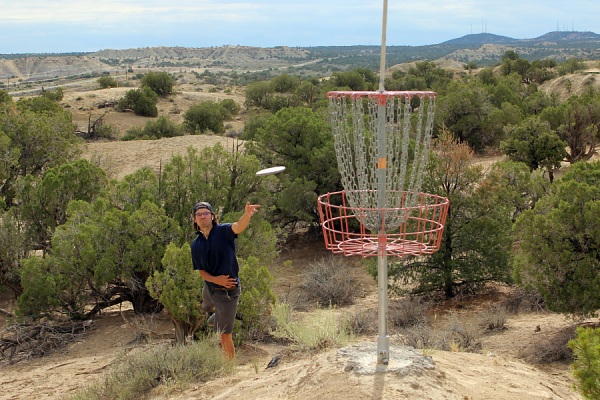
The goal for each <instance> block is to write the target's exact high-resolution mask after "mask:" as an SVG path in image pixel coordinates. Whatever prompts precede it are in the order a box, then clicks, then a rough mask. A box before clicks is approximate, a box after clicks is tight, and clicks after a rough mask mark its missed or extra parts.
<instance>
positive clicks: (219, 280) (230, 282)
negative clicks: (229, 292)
mask: <svg viewBox="0 0 600 400" xmlns="http://www.w3.org/2000/svg"><path fill="white" fill-rule="evenodd" d="M213 283H216V284H217V285H219V286H223V287H224V288H227V289H229V288H232V287H235V286H236V285H237V283H238V282H237V279H235V278H230V277H229V275H219V276H215V279H214V280H213Z"/></svg>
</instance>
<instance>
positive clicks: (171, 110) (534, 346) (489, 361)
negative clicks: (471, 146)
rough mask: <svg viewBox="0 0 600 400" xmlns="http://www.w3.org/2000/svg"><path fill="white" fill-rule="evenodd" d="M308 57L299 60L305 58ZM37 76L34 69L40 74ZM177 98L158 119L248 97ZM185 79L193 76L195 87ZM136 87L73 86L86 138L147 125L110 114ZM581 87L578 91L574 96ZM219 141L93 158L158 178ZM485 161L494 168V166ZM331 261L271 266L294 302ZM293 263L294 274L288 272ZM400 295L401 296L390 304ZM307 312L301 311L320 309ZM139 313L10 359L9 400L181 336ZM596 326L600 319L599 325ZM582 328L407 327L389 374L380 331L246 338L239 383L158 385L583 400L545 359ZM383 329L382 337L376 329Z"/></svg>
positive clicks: (394, 339) (357, 269)
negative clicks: (460, 332) (462, 341)
mask: <svg viewBox="0 0 600 400" xmlns="http://www.w3.org/2000/svg"><path fill="white" fill-rule="evenodd" d="M300 56H301V55H299V56H298V57H300ZM32 68H33V66H32ZM183 75H184V78H183V79H182V82H184V83H181V84H178V86H177V87H176V94H175V95H174V96H172V97H171V98H170V99H169V100H165V99H161V100H160V102H159V106H158V107H159V114H160V115H167V116H169V117H170V118H172V119H174V120H175V121H177V122H181V120H182V112H183V111H185V110H186V109H187V108H188V107H189V106H190V105H191V104H193V103H194V102H197V101H199V100H203V99H213V100H222V99H224V98H232V99H234V100H235V101H236V102H238V103H239V104H240V105H241V104H243V101H244V96H243V92H242V91H241V90H233V91H232V92H229V93H225V92H224V91H222V90H219V91H216V92H211V91H210V90H209V87H208V86H202V85H197V84H195V83H194V82H193V80H192V78H191V76H192V75H186V74H183ZM186 79H188V81H187V83H186ZM570 79H572V81H573V85H574V86H577V87H579V86H586V85H588V82H589V80H590V79H591V80H592V81H594V83H593V84H597V83H598V82H596V81H595V80H594V79H592V78H590V77H589V76H584V75H582V76H581V81H580V82H579V81H578V80H577V79H576V78H575V77H571V78H570ZM563 87H564V82H561V81H560V80H556V81H553V82H552V83H549V84H548V85H547V87H545V88H544V90H549V91H556V90H562V89H563ZM128 89H129V88H127V87H120V88H112V89H104V90H93V84H90V85H89V86H88V87H87V88H85V87H84V88H82V87H78V88H76V89H74V88H67V89H66V93H65V97H64V99H63V101H62V103H63V105H64V106H65V107H66V108H68V109H70V110H71V111H72V113H73V120H74V122H75V124H76V125H77V126H78V128H79V129H80V130H85V128H86V127H87V124H88V121H89V120H90V119H96V118H99V117H102V118H104V120H105V123H108V124H112V125H115V126H117V127H118V128H119V131H120V134H123V133H125V132H126V130H127V129H129V128H131V127H133V126H143V125H144V124H145V123H146V122H147V121H148V120H149V119H148V118H144V117H138V116H135V115H132V114H131V113H119V112H116V111H114V110H112V109H106V108H100V107H99V106H100V105H101V104H103V103H105V102H112V101H114V100H116V99H118V98H119V97H120V96H122V95H123V93H124V91H126V90H128ZM571 89H572V88H571ZM245 117H246V115H245V114H244V110H242V113H241V115H240V116H239V117H238V118H237V119H236V120H234V121H231V122H230V125H229V127H228V130H229V131H239V130H241V129H243V124H244V118H245ZM217 142H220V143H222V144H223V145H224V146H226V147H231V146H234V145H235V143H236V139H233V138H231V137H225V136H214V135H198V136H192V135H187V136H182V137H176V138H170V139H161V140H155V141H149V140H145V141H131V142H121V141H98V142H90V143H87V144H86V149H85V152H84V157H86V158H88V159H93V160H95V161H96V162H97V163H98V164H99V165H100V166H101V167H103V168H104V169H105V170H106V171H107V173H108V174H109V175H110V176H111V177H114V178H117V179H122V178H123V177H124V176H126V175H128V174H130V173H132V172H134V171H136V170H137V169H139V168H142V167H150V168H152V169H154V170H156V171H158V169H159V168H160V166H161V165H164V164H165V163H166V162H167V161H168V160H169V159H170V157H172V156H173V155H175V154H182V153H184V152H185V151H186V149H187V148H188V147H190V146H191V147H194V148H197V149H202V148H204V147H206V146H212V145H214V144H215V143H217ZM484 161H485V162H486V163H491V162H493V161H494V160H493V159H491V158H487V159H485V160H484ZM327 255H328V254H327V252H326V251H325V249H324V245H323V243H322V242H321V241H317V240H314V239H313V240H308V239H306V240H302V241H300V240H299V241H297V242H292V243H289V244H288V245H287V246H286V247H285V248H283V249H282V251H281V254H280V256H279V258H278V259H277V260H276V262H275V263H274V264H273V265H272V266H270V271H271V273H272V274H273V276H274V278H275V282H274V290H275V291H276V293H277V295H278V297H279V298H280V299H282V298H288V299H289V298H290V297H293V296H296V295H297V294H298V291H299V290H300V288H299V286H300V283H301V281H302V277H303V276H304V275H303V274H304V272H305V271H306V268H307V267H308V266H309V264H311V263H312V262H314V261H315V260H316V259H319V258H321V257H326V256H327ZM289 261H292V262H291V267H290V266H289V263H288V262H289ZM348 273H349V274H352V275H353V276H354V277H355V279H356V291H357V294H358V296H357V300H356V303H355V304H353V305H352V306H349V307H347V308H342V309H341V310H340V312H341V313H345V314H350V313H354V312H356V311H363V312H368V313H372V314H373V315H376V312H377V285H376V282H375V281H374V280H373V279H372V278H371V277H370V276H369V275H368V274H367V272H366V271H365V269H364V267H363V266H362V265H361V264H360V263H359V262H356V263H350V264H349V266H348ZM512 295H513V293H512V292H511V290H509V289H508V288H506V287H501V286H498V287H490V288H489V290H488V292H486V293H485V294H484V295H482V296H480V297H466V296H465V297H460V298H456V299H453V300H451V301H446V302H444V303H443V304H441V305H440V306H439V308H438V309H436V310H434V311H433V313H434V314H433V315H432V317H433V318H440V319H443V318H444V316H445V315H446V314H447V313H448V312H450V311H451V312H454V313H457V314H460V315H464V316H468V315H470V314H471V313H473V314H474V313H477V312H480V311H482V310H486V309H489V308H491V307H493V306H495V305H499V304H503V303H504V302H506V301H507V300H508V299H510V296H512ZM398 300H399V299H397V298H392V299H391V300H390V301H391V304H394V303H395V302H397V301H398ZM0 308H1V309H4V310H7V311H9V312H11V311H14V309H15V300H14V299H13V298H11V297H10V296H9V295H8V293H6V292H0ZM310 311H311V309H310V308H307V309H306V310H305V311H303V312H310ZM135 318H136V317H135V316H134V315H133V313H132V310H130V309H127V308H126V307H124V308H122V309H121V308H119V307H115V308H113V309H110V310H107V311H106V312H103V313H102V314H101V316H100V317H99V318H98V319H97V320H95V321H94V322H93V323H92V324H91V326H90V328H89V330H88V331H87V332H86V333H85V335H84V336H83V337H81V338H80V340H78V341H76V342H74V343H71V344H69V345H68V346H66V347H65V348H63V349H59V350H55V351H52V352H50V353H49V354H46V355H45V356H44V357H42V358H29V359H26V360H24V361H21V362H18V363H14V364H11V363H8V362H7V361H6V360H0V371H1V373H0V387H1V388H2V389H1V390H0V400H17V399H30V398H35V399H65V398H67V397H68V396H70V395H73V394H74V393H75V392H76V391H77V390H78V389H80V388H82V387H84V386H85V385H86V384H88V383H90V382H93V381H97V380H99V379H102V376H103V373H105V372H106V371H107V370H109V369H110V367H111V365H112V364H113V363H114V361H115V359H116V358H117V357H118V355H119V354H121V353H128V352H133V351H144V349H147V348H148V347H150V346H153V345H155V344H156V343H159V342H161V341H165V340H166V341H169V340H170V338H172V337H173V336H174V330H173V325H172V323H171V321H170V320H169V318H168V316H167V315H166V314H165V313H163V314H160V315H159V316H158V317H156V318H155V319H153V320H152V324H153V325H152V328H153V331H154V332H155V333H160V334H161V335H163V336H162V338H161V339H158V338H156V339H151V340H150V341H147V342H145V341H141V340H139V339H140V330H139V327H138V326H137V325H135V324H132V321H133V320H135ZM594 321H595V322H597V320H594ZM8 322H9V320H8V318H7V317H6V315H4V314H2V313H0V325H2V326H6V324H8ZM574 325H575V322H574V321H572V320H570V319H567V318H566V317H564V316H562V315H558V314H554V313H549V312H545V311H541V310H533V311H532V310H529V311H526V312H514V313H511V314H509V315H508V316H507V320H506V323H505V329H502V330H498V331H494V332H490V333H487V334H485V335H484V336H483V337H482V338H481V348H480V349H479V351H478V352H473V353H471V352H466V351H464V349H460V348H456V349H454V350H455V351H438V350H430V349H425V350H414V349H412V348H407V347H405V346H404V345H403V339H404V338H403V336H402V334H401V333H400V332H399V331H392V332H390V333H391V343H392V346H391V351H390V355H391V362H390V365H389V366H388V368H384V369H375V361H376V353H375V351H374V347H373V346H374V344H375V343H376V334H373V333H372V332H370V333H369V334H366V335H361V336H358V337H355V338H353V339H352V341H351V342H349V343H347V344H346V345H345V346H344V347H343V348H341V349H325V350H323V351H321V352H315V353H301V352H290V351H289V349H287V348H286V346H285V345H284V344H281V343H277V342H247V343H244V344H243V345H242V346H241V347H240V348H239V351H238V357H237V360H236V363H237V367H236V372H235V374H233V375H232V376H227V377H223V378H218V379H215V380H213V381H209V382H205V383H198V384H196V385H194V386H193V387H187V388H175V389H173V388H171V389H169V388H164V387H162V388H159V389H156V390H155V391H154V392H153V393H152V395H151V398H152V399H155V400H159V399H178V400H183V399H230V398H232V397H235V396H241V397H243V398H245V399H273V400H275V399H298V400H300V399H302V400H304V399H315V400H316V399H319V400H323V399H342V398H343V399H348V400H354V399H356V400H359V399H360V400H362V399H434V400H442V399H456V400H467V399H468V400H484V399H490V400H491V399H494V400H498V399H500V400H513V399H515V400H516V399H528V400H529V399H532V400H538V399H539V400H542V399H544V400H546V399H580V398H581V397H580V396H579V395H578V394H577V392H576V391H575V390H574V389H573V388H572V385H573V383H574V380H573V378H572V376H571V373H570V370H569V363H568V361H565V360H564V359H563V360H559V361H558V362H542V361H541V360H542V359H544V356H547V354H545V352H552V351H555V347H552V346H551V345H549V343H550V344H551V343H553V342H554V341H556V340H559V341H560V340H561V339H564V337H565V335H568V334H572V332H573V329H574V328H573V327H574ZM374 329H375V332H376V328H374ZM277 355H284V356H283V357H282V358H281V361H280V362H279V364H278V365H277V366H275V367H273V368H267V365H268V363H269V361H270V360H271V359H272V358H273V357H274V356H277Z"/></svg>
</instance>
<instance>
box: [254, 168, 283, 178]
mask: <svg viewBox="0 0 600 400" xmlns="http://www.w3.org/2000/svg"><path fill="white" fill-rule="evenodd" d="M283 170H285V167H283V166H278V167H271V168H265V169H261V170H260V171H258V172H257V173H256V175H257V176H266V175H273V174H278V173H279V172H281V171H283Z"/></svg>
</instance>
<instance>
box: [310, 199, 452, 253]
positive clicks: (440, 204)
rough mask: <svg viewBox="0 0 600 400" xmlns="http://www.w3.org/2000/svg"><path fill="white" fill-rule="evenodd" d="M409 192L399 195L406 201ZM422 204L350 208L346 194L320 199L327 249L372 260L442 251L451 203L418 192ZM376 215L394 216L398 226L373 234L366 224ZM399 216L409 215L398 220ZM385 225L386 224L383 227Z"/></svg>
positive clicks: (384, 217)
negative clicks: (382, 257)
mask: <svg viewBox="0 0 600 400" xmlns="http://www.w3.org/2000/svg"><path fill="white" fill-rule="evenodd" d="M407 193H408V192H402V193H399V195H401V196H402V198H403V199H404V198H405V197H406V194H407ZM417 198H418V199H419V201H418V203H416V204H415V205H414V206H411V207H405V206H404V202H402V203H401V207H399V208H355V207H351V206H349V205H348V203H347V201H346V191H340V192H333V193H327V194H324V195H321V196H319V198H318V207H319V217H320V219H321V227H322V229H323V236H324V239H325V247H326V248H327V249H328V250H330V251H332V252H333V254H343V255H345V256H357V255H360V256H362V257H372V256H379V255H390V256H396V257H405V256H409V255H413V256H418V255H422V254H432V253H434V252H436V251H437V250H438V249H439V248H440V244H441V241H442V236H443V233H444V224H445V222H446V217H447V216H448V208H449V207H450V201H449V200H448V199H447V198H445V197H441V196H437V195H433V194H427V193H418V196H417ZM374 213H375V214H376V215H378V216H379V218H381V220H382V221H385V220H386V216H394V217H395V218H394V219H397V220H399V222H398V224H397V225H396V226H394V227H390V226H389V225H388V224H386V225H385V227H382V229H380V231H379V232H370V231H369V230H367V229H366V228H365V224H364V223H363V221H364V220H365V219H366V218H368V217H369V216H372V215H373V214H374ZM398 214H402V215H405V217H404V218H397V215H398ZM383 225H384V224H383V223H382V226H383Z"/></svg>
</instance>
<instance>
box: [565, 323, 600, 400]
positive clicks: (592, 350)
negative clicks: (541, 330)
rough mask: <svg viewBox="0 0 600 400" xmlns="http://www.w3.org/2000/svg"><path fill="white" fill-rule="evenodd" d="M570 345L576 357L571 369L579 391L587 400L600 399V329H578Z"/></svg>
mask: <svg viewBox="0 0 600 400" xmlns="http://www.w3.org/2000/svg"><path fill="white" fill-rule="evenodd" d="M568 345H569V347H570V348H571V350H573V353H574V356H575V362H573V364H571V368H572V369H573V375H575V378H576V379H577V388H578V390H579V391H580V393H581V394H582V395H583V397H585V398H586V399H600V328H583V327H579V328H577V337H576V338H575V339H572V340H570V341H569V343H568Z"/></svg>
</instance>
